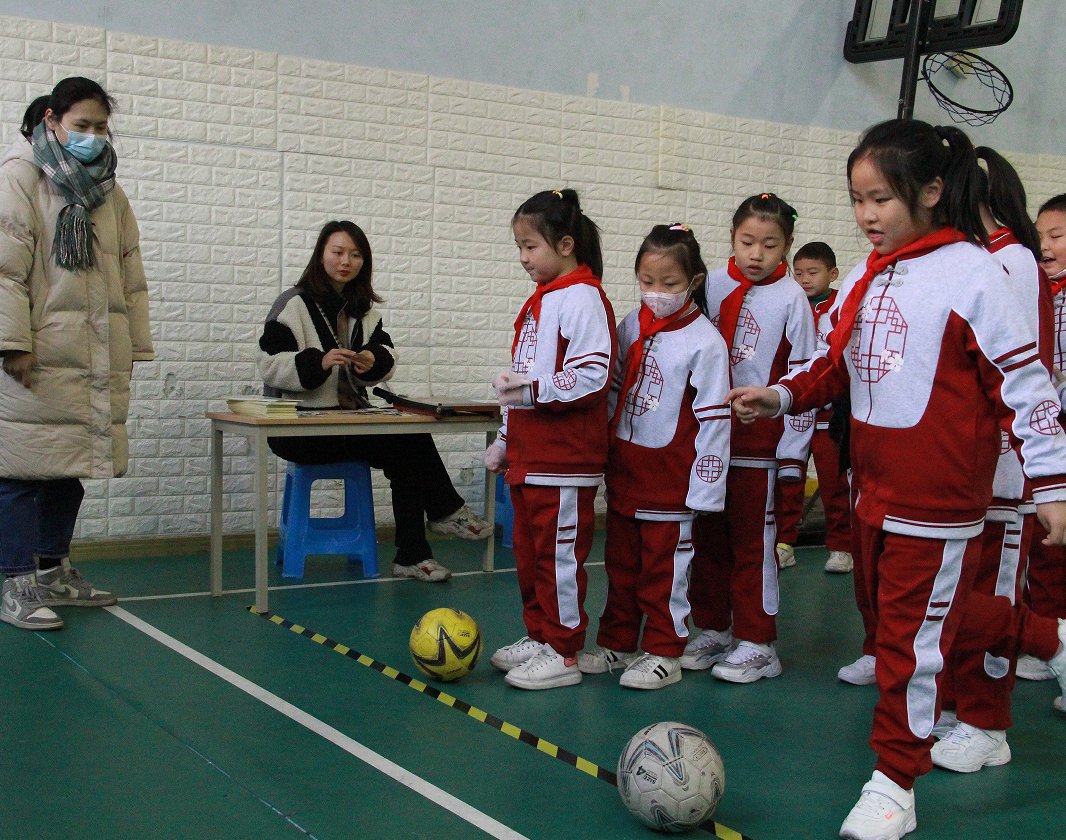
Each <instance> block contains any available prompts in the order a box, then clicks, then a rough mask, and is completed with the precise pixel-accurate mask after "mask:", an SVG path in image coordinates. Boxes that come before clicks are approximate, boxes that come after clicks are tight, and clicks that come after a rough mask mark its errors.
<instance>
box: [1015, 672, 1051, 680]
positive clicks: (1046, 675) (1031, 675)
mask: <svg viewBox="0 0 1066 840" xmlns="http://www.w3.org/2000/svg"><path fill="white" fill-rule="evenodd" d="M1014 676H1016V677H1017V678H1018V679H1020V680H1029V681H1030V682H1046V681H1047V680H1053V679H1055V675H1054V674H1053V673H1051V671H1043V672H1041V671H1026V672H1025V673H1024V674H1023V673H1022V672H1021V671H1017V672H1016V673H1015V675H1014Z"/></svg>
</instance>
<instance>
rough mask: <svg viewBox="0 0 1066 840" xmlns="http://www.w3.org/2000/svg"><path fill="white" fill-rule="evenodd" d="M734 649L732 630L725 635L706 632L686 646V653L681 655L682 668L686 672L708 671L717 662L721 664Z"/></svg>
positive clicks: (713, 631)
mask: <svg viewBox="0 0 1066 840" xmlns="http://www.w3.org/2000/svg"><path fill="white" fill-rule="evenodd" d="M732 649H733V631H732V629H730V630H726V631H725V632H724V633H720V632H719V631H717V630H704V631H703V632H702V633H700V634H699V635H698V636H697V637H696V638H695V639H690V640H689V643H688V644H687V645H685V652H684V653H683V654H682V655H681V667H682V668H684V669H685V670H686V671H706V670H707V669H708V668H710V667H711V666H712V665H714V664H715V663H716V662H721V661H722V660H723V659H724V658H725V656H726V654H727V653H729V651H731V650H732Z"/></svg>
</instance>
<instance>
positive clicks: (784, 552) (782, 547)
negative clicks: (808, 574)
mask: <svg viewBox="0 0 1066 840" xmlns="http://www.w3.org/2000/svg"><path fill="white" fill-rule="evenodd" d="M795 565H796V550H795V549H794V548H793V547H792V546H790V545H789V544H788V543H778V544H777V567H778V568H779V569H787V568H789V567H790V566H795Z"/></svg>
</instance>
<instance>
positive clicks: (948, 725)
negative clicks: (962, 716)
mask: <svg viewBox="0 0 1066 840" xmlns="http://www.w3.org/2000/svg"><path fill="white" fill-rule="evenodd" d="M958 725H959V716H958V715H956V714H955V713H954V712H953V711H951V710H950V709H944V711H942V712H941V713H940V717H938V718H937V719H936V723H934V724H933V731H932V732H930V733H929V734H930V735H932V736H933V737H934V738H936V739H937V740H938V741H939V740H940V739H941V738H947V737H948V735H950V734H951V733H952V732H954V731H955V727H956V726H958Z"/></svg>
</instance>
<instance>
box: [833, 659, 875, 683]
mask: <svg viewBox="0 0 1066 840" xmlns="http://www.w3.org/2000/svg"><path fill="white" fill-rule="evenodd" d="M876 667H877V660H876V659H875V658H874V657H873V656H871V655H870V654H868V653H864V654H863V655H862V656H860V657H859V658H858V659H856V660H855V661H854V662H852V663H851V664H850V665H845V666H844V667H843V668H841V669H840V670H839V671H837V679H838V680H840V681H841V682H846V683H851V684H852V685H873V684H874V683H876V682H877V674H876V673H875V668H876Z"/></svg>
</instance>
